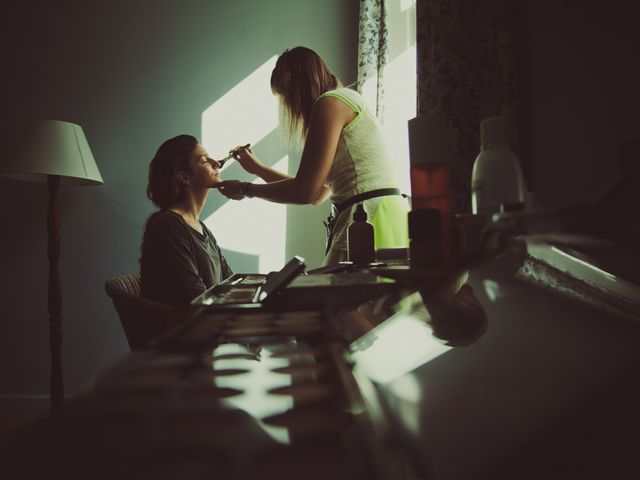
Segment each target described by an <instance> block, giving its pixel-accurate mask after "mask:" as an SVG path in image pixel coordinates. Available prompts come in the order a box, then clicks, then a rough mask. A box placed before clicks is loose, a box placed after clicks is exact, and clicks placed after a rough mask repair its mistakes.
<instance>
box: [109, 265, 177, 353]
mask: <svg viewBox="0 0 640 480" xmlns="http://www.w3.org/2000/svg"><path fill="white" fill-rule="evenodd" d="M104 289H105V292H106V293H107V295H109V297H110V298H111V300H112V301H113V306H114V307H115V309H116V312H117V313H118V317H119V318H120V323H121V324H122V329H123V330H124V333H125V335H126V337H127V342H129V347H130V348H131V349H132V350H137V349H140V348H144V347H145V346H146V345H147V344H148V343H149V342H150V341H151V340H153V339H154V338H157V337H158V336H160V335H162V334H164V333H166V332H167V331H168V330H169V329H171V328H173V327H175V326H176V325H178V324H180V323H181V322H183V321H185V320H186V318H187V314H186V312H185V311H184V310H182V309H180V308H177V307H174V306H172V305H166V304H164V303H159V302H154V301H152V300H148V299H146V298H142V297H141V296H140V275H139V274H137V273H135V274H131V275H118V276H114V277H111V278H109V279H107V281H106V282H105V285H104Z"/></svg>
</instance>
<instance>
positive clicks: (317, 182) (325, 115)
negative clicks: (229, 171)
mask: <svg viewBox="0 0 640 480" xmlns="http://www.w3.org/2000/svg"><path fill="white" fill-rule="evenodd" d="M355 116H356V114H355V112H354V111H353V110H352V109H351V107H349V106H348V105H346V104H345V103H344V102H342V101H341V100H339V99H337V98H335V97H322V98H320V99H319V100H318V101H317V102H316V104H315V105H314V107H313V110H312V112H311V120H310V122H309V132H308V134H307V141H306V142H305V146H304V150H303V152H302V158H301V160H300V167H299V168H298V172H297V173H296V176H295V177H290V178H284V179H281V180H276V181H272V182H270V183H267V184H265V185H260V184H258V185H255V184H252V185H251V187H250V194H251V196H254V197H260V198H263V199H265V200H270V201H272V202H277V203H297V204H309V203H313V204H316V203H321V202H322V201H324V200H325V199H326V197H327V196H328V193H329V189H328V188H327V187H325V186H324V182H325V181H326V179H327V175H328V174H329V170H330V169H331V165H332V164H333V159H334V157H335V154H336V149H337V147H338V140H339V139H340V133H341V132H342V129H343V128H344V127H345V125H347V124H348V123H349V122H351V121H352V120H353V119H354V118H355ZM256 173H257V172H256ZM242 183H243V182H238V181H234V180H230V181H226V182H222V183H220V184H219V189H220V191H221V192H222V193H223V194H224V195H226V196H228V197H230V198H235V199H239V198H242V197H243V192H242V186H243V185H242Z"/></svg>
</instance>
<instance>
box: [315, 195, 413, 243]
mask: <svg viewBox="0 0 640 480" xmlns="http://www.w3.org/2000/svg"><path fill="white" fill-rule="evenodd" d="M387 195H402V196H405V195H404V194H403V193H400V189H398V188H379V189H378V190H371V191H370V192H364V193H359V194H358V195H354V196H353V197H351V198H348V199H346V200H345V201H344V202H342V203H338V204H336V203H332V204H331V214H330V215H329V217H327V220H326V221H324V222H323V223H324V226H325V227H326V228H327V249H326V251H325V252H324V254H325V255H326V254H327V253H329V249H330V248H331V243H333V228H334V227H335V225H336V222H337V221H338V217H339V216H340V214H341V213H342V212H343V211H345V210H346V209H347V208H349V207H351V206H352V205H354V204H356V203H360V202H362V201H364V200H368V199H370V198H375V197H386V196H387Z"/></svg>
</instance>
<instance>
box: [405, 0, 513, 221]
mask: <svg viewBox="0 0 640 480" xmlns="http://www.w3.org/2000/svg"><path fill="white" fill-rule="evenodd" d="M515 3H516V2H513V0H483V1H478V0H418V5H417V59H418V68H417V70H418V113H420V114H424V113H427V112H434V111H435V112H438V113H439V114H440V115H442V116H443V117H444V118H445V119H446V120H447V122H448V124H449V127H450V129H451V132H452V137H453V142H452V147H453V164H452V166H451V167H452V168H451V171H452V182H453V189H454V195H455V209H456V211H457V212H469V211H471V169H472V166H473V161H474V159H475V157H476V155H477V153H478V151H479V148H480V121H481V120H482V119H483V118H485V117H489V116H493V115H501V116H505V117H507V119H508V120H509V122H510V124H511V127H512V132H511V133H512V147H513V148H514V150H516V153H517V151H518V143H519V141H518V128H519V126H518V102H517V91H516V82H517V78H516V54H515V39H514V37H515V15H516V14H515Z"/></svg>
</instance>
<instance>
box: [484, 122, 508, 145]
mask: <svg viewBox="0 0 640 480" xmlns="http://www.w3.org/2000/svg"><path fill="white" fill-rule="evenodd" d="M510 137H511V136H510V135H509V122H507V119H506V118H505V117H487V118H485V119H483V120H482V121H481V122H480V145H482V146H483V147H486V146H492V147H498V146H505V147H508V146H509V144H510V143H511V142H510Z"/></svg>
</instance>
